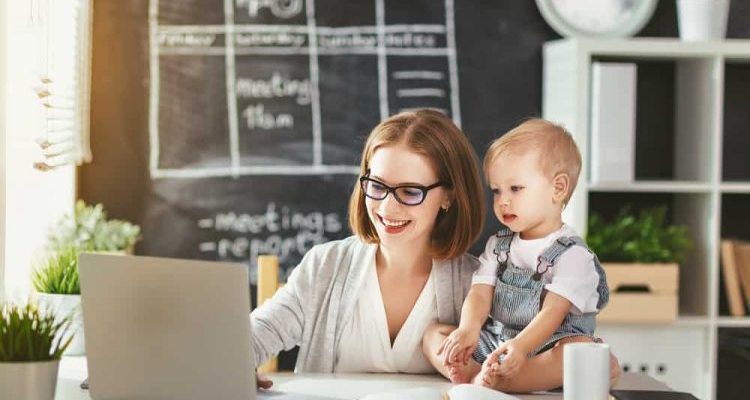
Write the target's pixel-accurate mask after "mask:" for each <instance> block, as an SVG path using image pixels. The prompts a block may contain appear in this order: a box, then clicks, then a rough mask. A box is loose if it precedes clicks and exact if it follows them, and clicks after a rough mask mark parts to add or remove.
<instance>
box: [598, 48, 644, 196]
mask: <svg viewBox="0 0 750 400" xmlns="http://www.w3.org/2000/svg"><path fill="white" fill-rule="evenodd" d="M636 78H637V71H636V64H635V63H612V62H594V63H592V66H591V171H590V172H591V175H590V176H591V182H632V181H633V180H635V123H636V119H635V117H636V115H635V114H636Z"/></svg>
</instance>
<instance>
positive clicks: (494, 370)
mask: <svg viewBox="0 0 750 400" xmlns="http://www.w3.org/2000/svg"><path fill="white" fill-rule="evenodd" d="M527 353H528V352H527V351H526V350H525V349H523V348H520V347H519V346H518V345H517V343H515V342H514V341H513V340H512V339H511V340H508V341H507V342H504V343H501V344H500V346H498V347H497V349H495V351H493V352H492V354H490V356H489V357H487V360H485V362H486V363H488V367H489V370H490V374H492V375H493V376H502V377H503V378H506V379H507V378H512V377H513V376H515V375H516V374H517V373H518V371H520V370H521V368H523V366H524V365H525V364H526V361H528V360H529V357H528V354H527Z"/></svg>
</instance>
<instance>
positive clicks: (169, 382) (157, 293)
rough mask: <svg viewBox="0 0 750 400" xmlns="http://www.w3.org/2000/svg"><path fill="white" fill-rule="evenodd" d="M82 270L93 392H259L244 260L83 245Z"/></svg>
mask: <svg viewBox="0 0 750 400" xmlns="http://www.w3.org/2000/svg"><path fill="white" fill-rule="evenodd" d="M79 273H80V282H81V294H82V296H81V303H82V304H81V305H82V307H83V316H84V318H83V320H84V331H85V332H86V338H85V341H86V353H87V358H88V372H89V388H90V389H89V390H90V395H91V397H92V398H94V399H96V400H99V399H102V400H104V399H186V400H191V399H196V400H197V399H201V400H204V399H226V400H234V399H242V400H255V399H256V395H257V394H256V386H255V366H254V357H253V353H252V346H251V338H250V318H249V315H250V294H249V286H248V279H247V269H246V267H245V266H244V265H242V264H232V263H221V262H210V261H194V260H178V259H168V258H155V257H139V256H120V255H104V254H89V253H84V254H81V256H80V259H79Z"/></svg>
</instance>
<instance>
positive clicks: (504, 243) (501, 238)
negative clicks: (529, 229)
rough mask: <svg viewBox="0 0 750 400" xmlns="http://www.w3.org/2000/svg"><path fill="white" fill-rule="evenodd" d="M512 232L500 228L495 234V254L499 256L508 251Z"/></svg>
mask: <svg viewBox="0 0 750 400" xmlns="http://www.w3.org/2000/svg"><path fill="white" fill-rule="evenodd" d="M513 235H514V233H513V231H512V230H510V229H508V228H506V227H502V228H501V229H500V230H499V231H497V233H496V234H495V237H497V239H498V240H497V244H495V254H496V255H497V254H501V253H505V252H507V251H508V250H510V242H512V241H513Z"/></svg>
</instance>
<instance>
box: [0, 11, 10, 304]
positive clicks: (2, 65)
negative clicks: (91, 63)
mask: <svg viewBox="0 0 750 400" xmlns="http://www.w3.org/2000/svg"><path fill="white" fill-rule="evenodd" d="M6 3H7V2H6V1H5V0H0V302H1V301H2V300H3V299H4V298H5V285H4V284H3V282H4V281H5V279H4V277H5V246H4V243H5V172H6V168H5V97H6V93H7V89H6V87H5V86H6V80H7V68H6V65H7V56H6V48H7V43H8V37H7V36H8V15H7V12H6V10H7V7H6Z"/></svg>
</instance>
